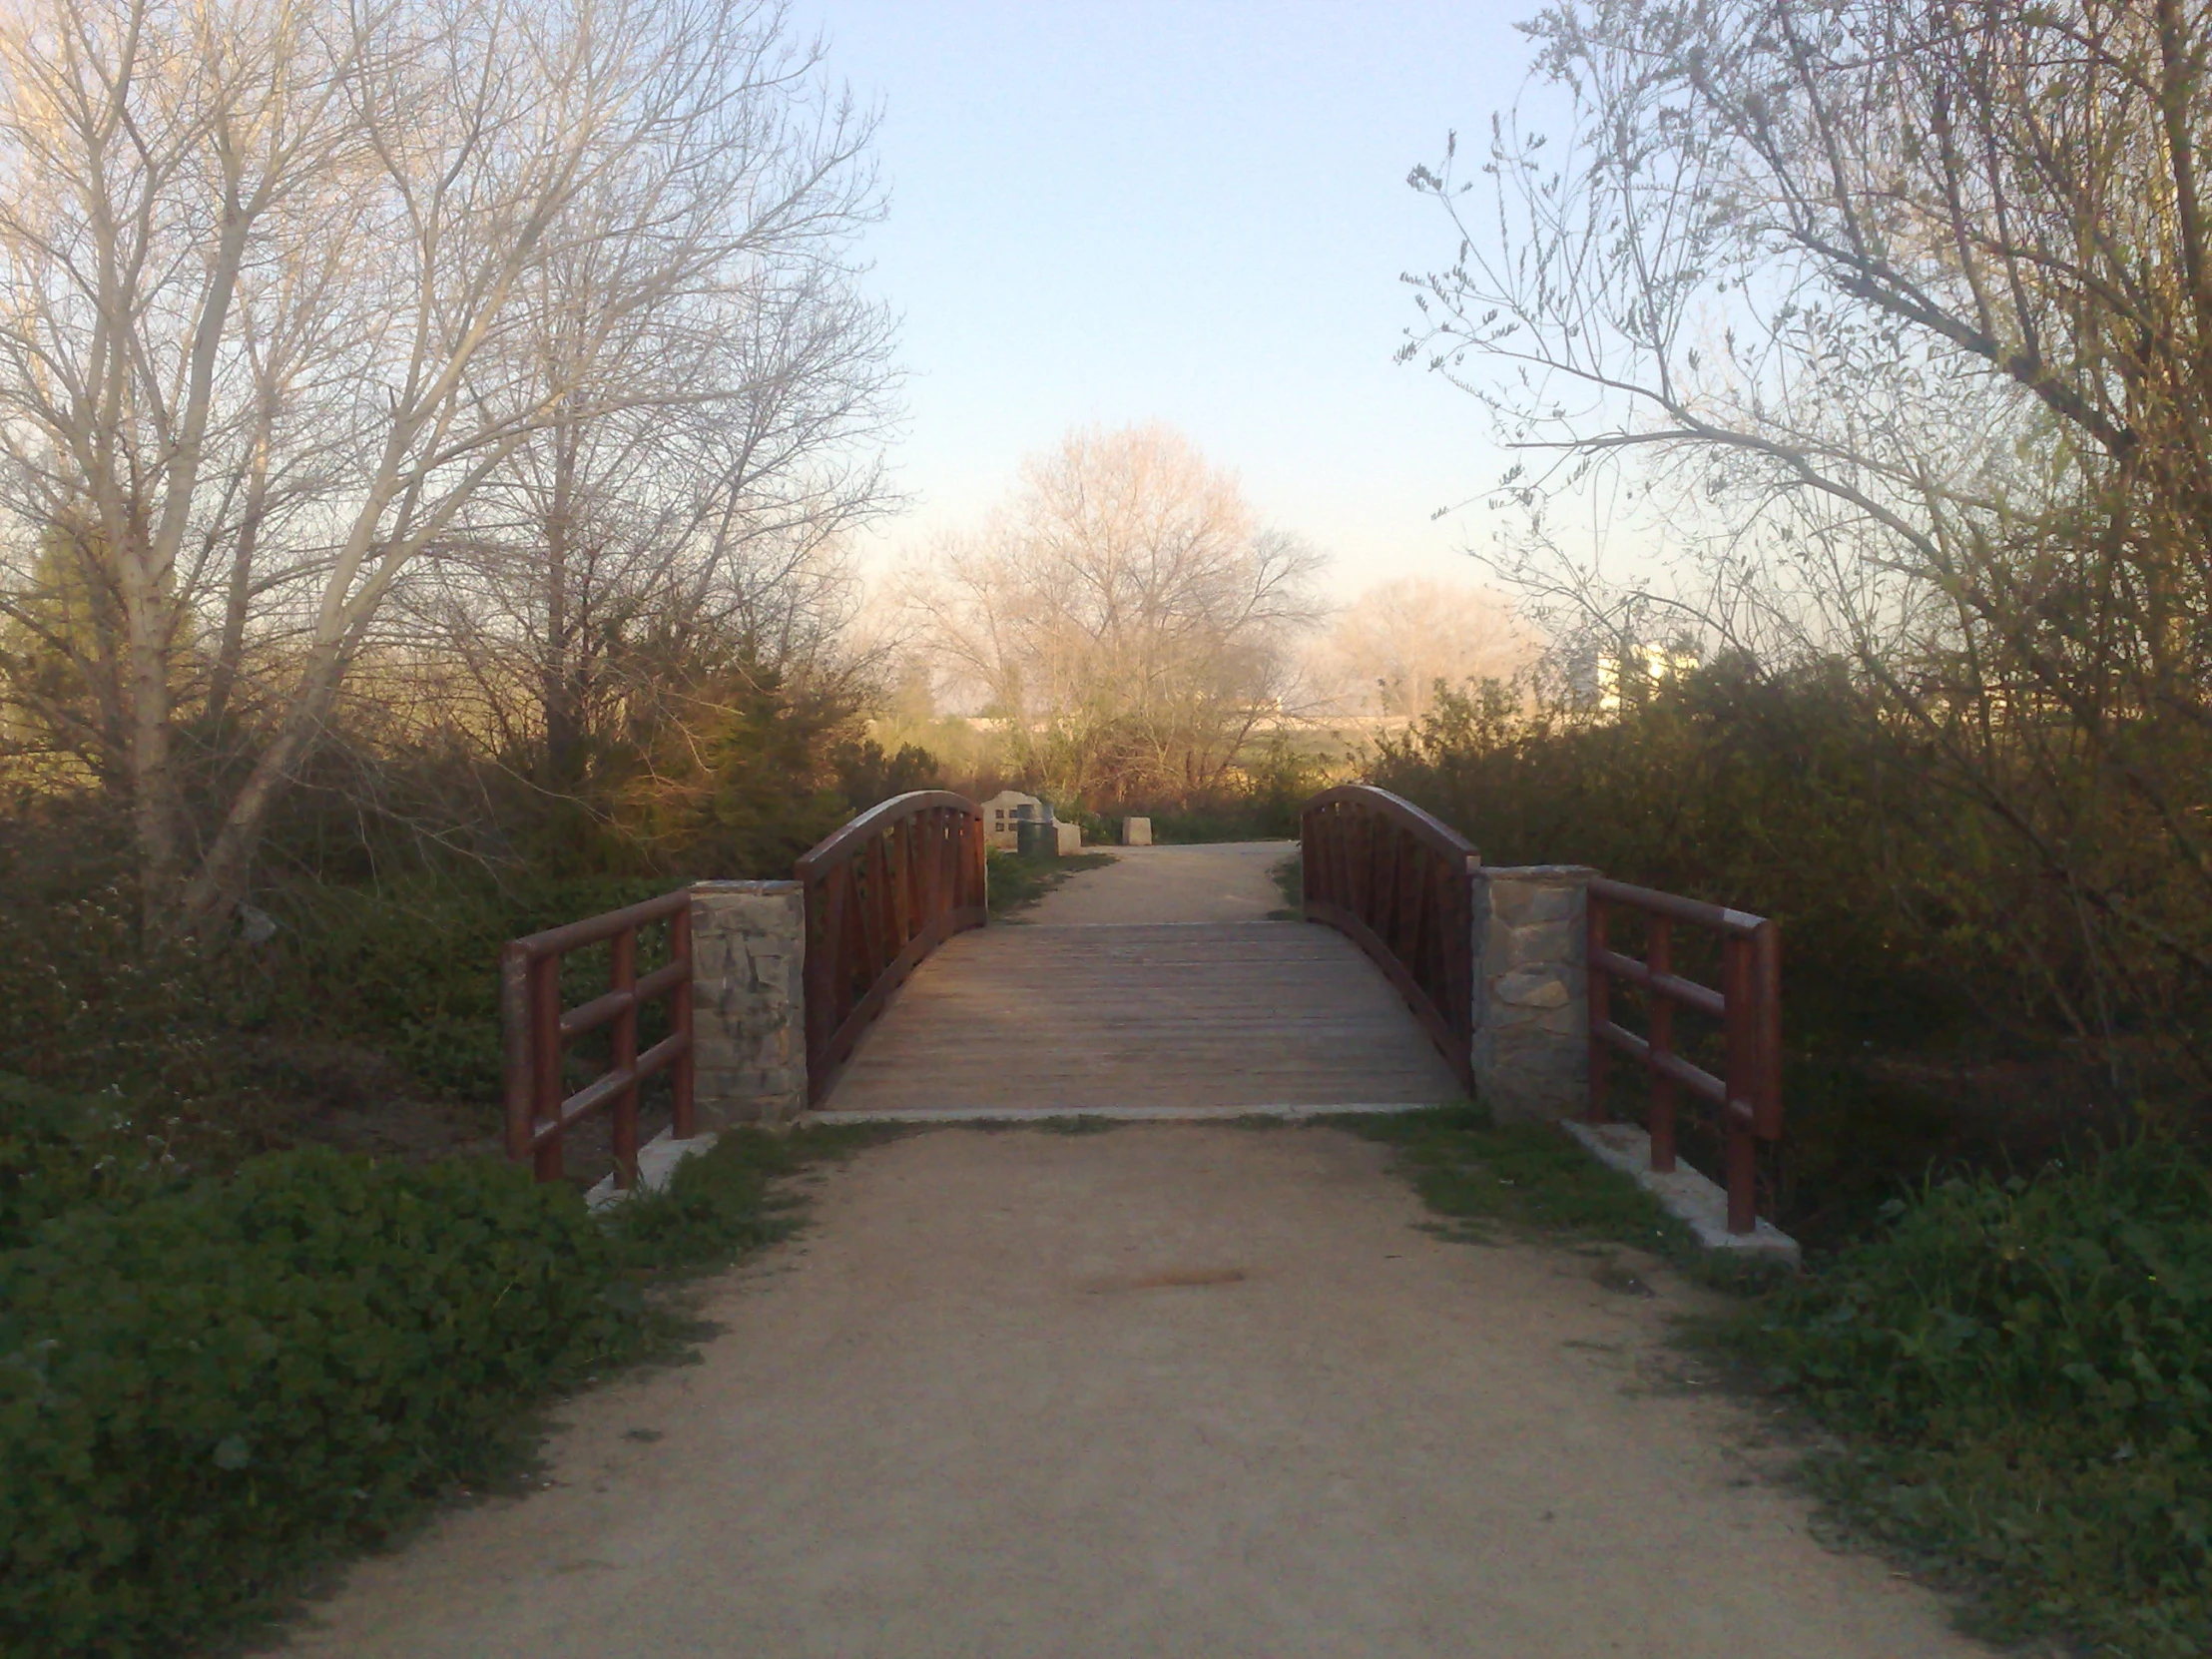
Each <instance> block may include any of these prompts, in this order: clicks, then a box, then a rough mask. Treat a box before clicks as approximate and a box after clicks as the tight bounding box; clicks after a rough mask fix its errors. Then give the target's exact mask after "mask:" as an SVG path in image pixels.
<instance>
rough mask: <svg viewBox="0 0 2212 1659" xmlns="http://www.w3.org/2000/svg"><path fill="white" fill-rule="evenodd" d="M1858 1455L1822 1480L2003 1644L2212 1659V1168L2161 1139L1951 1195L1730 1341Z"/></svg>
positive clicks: (1898, 1219) (1925, 1200)
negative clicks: (2056, 1636) (1961, 1594)
mask: <svg viewBox="0 0 2212 1659" xmlns="http://www.w3.org/2000/svg"><path fill="white" fill-rule="evenodd" d="M1731 1335H1732V1337H1733V1339H1734V1340H1735V1341H1736V1342H1738V1343H1740V1344H1742V1345H1744V1346H1745V1347H1746V1348H1748V1350H1749V1351H1750V1352H1751V1353H1753V1354H1754V1355H1756V1356H1757V1357H1758V1358H1759V1359H1760V1361H1761V1362H1762V1363H1763V1364H1764V1365H1765V1366H1766V1368H1767V1369H1768V1371H1769V1374H1770V1375H1771V1377H1772V1378H1773V1380H1774V1381H1775V1382H1776V1383H1780V1384H1782V1385H1783V1386H1785V1387H1787V1388H1790V1389H1792V1390H1795V1391H1796V1392H1797V1393H1798V1394H1799V1395H1800V1396H1801V1397H1802V1398H1803V1399H1804V1400H1805V1401H1806V1402H1807V1403H1808V1404H1809V1405H1810V1406H1811V1408H1812V1409H1813V1411H1814V1413H1815V1414H1816V1415H1817V1416H1818V1417H1819V1418H1821V1419H1822V1420H1823V1421H1824V1422H1825V1423H1826V1424H1827V1425H1828V1426H1830V1427H1832V1428H1834V1429H1837V1430H1839V1431H1841V1433H1842V1438H1843V1443H1844V1446H1845V1449H1843V1450H1841V1451H1838V1452H1835V1453H1833V1454H1829V1455H1826V1456H1823V1457H1821V1458H1820V1459H1818V1460H1817V1461H1816V1462H1815V1464H1814V1465H1813V1473H1814V1476H1815V1479H1816V1480H1817V1482H1818V1483H1819V1484H1820V1485H1821V1486H1822V1487H1823V1488H1824V1489H1825V1490H1826V1491H1827V1492H1828V1493H1829V1494H1830V1495H1831V1496H1833V1497H1835V1498H1836V1499H1838V1500H1839V1501H1840V1503H1841V1504H1842V1505H1843V1507H1844V1508H1845V1509H1846V1511H1847V1512H1849V1513H1850V1514H1851V1515H1852V1516H1853V1517H1854V1518H1855V1519H1856V1520H1857V1521H1859V1522H1860V1523H1861V1524H1862V1525H1864V1526H1867V1527H1869V1528H1871V1529H1872V1530H1873V1531H1874V1532H1875V1533H1876V1534H1878V1535H1879V1536H1881V1537H1883V1538H1885V1539H1886V1540H1888V1541H1889V1542H1891V1543H1892V1544H1894V1545H1898V1546H1902V1547H1904V1548H1907V1549H1909V1550H1912V1551H1915V1552H1918V1553H1920V1554H1922V1555H1924V1556H1925V1557H1927V1558H1929V1559H1930V1560H1932V1561H1933V1562H1936V1563H1943V1564H1948V1565H1949V1566H1951V1567H1953V1568H1962V1569H1966V1570H1967V1572H1968V1573H1969V1574H1970V1579H1971V1582H1972V1583H1973V1584H1974V1585H1975V1586H1976V1587H1977V1588H1979V1589H1980V1590H1981V1591H1983V1592H1984V1594H1983V1601H1982V1609H1981V1610H1982V1614H1983V1617H1984V1622H1985V1624H1986V1626H1987V1628H1988V1630H1989V1631H1990V1633H1992V1634H1995V1635H1999V1636H2018V1635H2023V1634H2027V1633H2030V1632H2036V1631H2055V1632H2063V1633H2066V1634H2069V1635H2071V1636H2074V1637H2076V1638H2079V1639H2083V1640H2085V1641H2087V1642H2088V1643H2089V1644H2090V1651H2092V1652H2096V1653H2099V1654H2111V1655H2128V1656H2132V1659H2182V1656H2184V1655H2190V1656H2196V1655H2202V1654H2205V1653H2212V1170H2208V1168H2207V1166H2206V1165H2205V1164H2204V1163H2203V1162H2202V1161H2201V1159H2200V1158H2198V1157H2197V1156H2195V1155H2194V1154H2192V1153H2190V1152H2189V1151H2187V1150H2186V1149H2184V1148H2182V1147H2179V1146H2177V1145H2175V1144H2172V1143H2170V1142H2165V1141H2160V1140H2156V1139H2144V1140H2140V1141H2137V1142H2134V1143H2132V1144H2129V1145H2125V1146H2122V1147H2119V1148H2116V1149H2113V1150H2109V1151H2107V1152H2105V1153H2103V1154H2102V1155H2101V1156H2097V1157H2091V1158H2086V1159H2081V1160H2076V1161H2070V1162H2067V1163H2064V1164H2054V1165H2052V1166H2050V1167H2048V1168H2046V1169H2044V1170H2042V1171H2041V1172H2039V1173H2037V1174H2035V1175H2033V1176H2026V1177H2022V1176H2013V1177H2009V1178H2005V1177H1999V1176H1993V1175H1976V1176H1971V1177H1966V1176H1961V1177H1957V1178H1954V1179H1948V1180H1940V1181H1931V1182H1928V1183H1926V1184H1924V1186H1923V1187H1922V1188H1921V1189H1920V1190H1919V1191H1917V1192H1915V1193H1914V1194H1912V1195H1911V1196H1910V1197H1908V1198H1906V1199H1901V1200H1899V1201H1898V1202H1897V1203H1896V1204H1894V1205H1893V1206H1892V1207H1891V1209H1890V1211H1889V1214H1888V1217H1887V1221H1886V1225H1885V1226H1884V1228H1883V1230H1882V1231H1881V1232H1880V1233H1879V1234H1878V1235H1877V1236H1876V1237H1874V1238H1872V1239H1870V1240H1868V1241H1867V1242H1865V1243H1863V1244H1861V1245H1859V1246H1858V1247H1856V1248H1854V1249H1852V1250H1849V1251H1847V1252H1845V1253H1843V1254H1842V1255H1841V1256H1839V1257H1838V1258H1837V1259H1836V1260H1835V1261H1834V1262H1833V1263H1832V1264H1831V1265H1830V1266H1829V1267H1828V1268H1827V1269H1825V1270H1824V1271H1822V1272H1820V1273H1818V1274H1816V1275H1813V1276H1811V1277H1809V1278H1807V1279H1805V1280H1804V1281H1802V1282H1799V1283H1797V1284H1795V1285H1792V1286H1789V1287H1787V1288H1785V1289H1783V1290H1781V1291H1779V1292H1777V1293H1776V1294H1775V1295H1774V1296H1773V1297H1772V1298H1770V1299H1769V1300H1768V1301H1767V1302H1766V1303H1765V1304H1764V1305H1762V1306H1761V1307H1760V1309H1759V1310H1758V1312H1757V1313H1756V1314H1755V1315H1754V1316H1752V1317H1750V1318H1748V1319H1746V1320H1744V1321H1743V1322H1741V1323H1740V1324H1739V1325H1738V1326H1737V1327H1735V1328H1734V1330H1733V1332H1732V1333H1731Z"/></svg>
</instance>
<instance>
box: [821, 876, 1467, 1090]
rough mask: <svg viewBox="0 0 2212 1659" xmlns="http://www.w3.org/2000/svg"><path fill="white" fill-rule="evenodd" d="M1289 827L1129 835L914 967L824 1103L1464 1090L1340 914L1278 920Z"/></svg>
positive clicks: (863, 1039) (948, 943)
mask: <svg viewBox="0 0 2212 1659" xmlns="http://www.w3.org/2000/svg"><path fill="white" fill-rule="evenodd" d="M1296 851H1297V843H1295V842H1290V841H1244V842H1232V843H1227V844H1216V845H1206V846H1153V847H1135V848H1125V849H1123V850H1122V851H1121V852H1120V853H1118V854H1117V855H1116V860H1115V862H1114V863H1112V864H1110V865H1108V866H1106V867H1105V868H1103V869H1099V870H1095V871H1086V872H1085V873H1083V874H1081V875H1079V876H1077V877H1076V878H1075V879H1074V880H1072V881H1070V882H1069V883H1068V884H1067V885H1065V886H1063V887H1061V888H1060V889H1059V890H1057V891H1055V892H1052V893H1050V894H1048V895H1047V896H1046V897H1045V898H1044V900H1043V901H1042V902H1041V903H1039V904H1038V905H1037V906H1036V907H1035V908H1033V909H1031V910H1029V911H1028V912H1026V913H1025V914H1024V915H1023V916H1022V917H1021V918H1020V920H1019V922H1018V923H1017V924H1015V925H1010V926H991V927H984V928H977V929H975V930H973V931H971V932H967V933H962V934H959V935H957V936H955V937H953V938H951V939H949V940H947V941H946V942H945V943H944V944H943V945H941V946H939V947H938V949H937V950H936V952H935V953H934V954H932V955H931V956H930V957H929V958H928V959H927V960H925V961H923V962H922V963H921V964H920V965H919V966H918V967H916V968H915V970H914V972H913V976H912V977H911V978H909V979H908V980H907V981H906V983H905V984H904V985H903V986H901V987H900V989H899V992H898V995H897V996H896V997H894V998H893V999H892V1000H891V1002H890V1005H889V1007H888V1008H886V1009H885V1010H884V1013H883V1015H882V1017H881V1019H880V1020H878V1021H877V1022H876V1024H875V1025H874V1026H873V1027H872V1028H871V1029H870V1030H869V1031H868V1033H867V1034H866V1035H865V1036H864V1037H862V1038H861V1039H860V1044H859V1047H858V1050H857V1051H856V1052H855V1053H854V1055H853V1057H852V1058H851V1060H849V1061H848V1062H847V1063H846V1064H845V1066H844V1068H843V1070H842V1071H841V1072H840V1074H839V1075H838V1077H837V1080H836V1082H835V1084H834V1085H833V1086H832V1087H831V1089H830V1094H829V1096H828V1098H827V1099H825V1100H824V1101H823V1102H822V1108H823V1115H824V1116H825V1117H827V1118H839V1117H845V1118H850V1117H853V1116H855V1115H865V1116H868V1117H905V1116H930V1117H945V1116H958V1115H977V1114H984V1113H988V1114H994V1115H995V1114H1005V1113H1017V1114H1018V1113H1038V1114H1051V1113H1056V1112H1070V1111H1080V1112H1102V1113H1116V1114H1128V1115H1132V1116H1184V1117H1204V1116H1209V1115H1215V1114H1220V1115H1225V1116H1234V1115H1238V1114H1241V1113H1245V1112H1251V1111H1260V1110H1267V1109H1271V1108H1273V1109H1283V1108H1288V1109H1290V1110H1292V1111H1294V1112H1295V1111H1302V1110H1317V1109H1322V1108H1337V1109H1342V1108H1346V1107H1359V1106H1398V1107H1403V1106H1423V1105H1436V1104H1439V1103H1441V1102H1443V1101H1447V1100H1451V1099H1454V1098H1456V1097H1457V1096H1458V1095H1459V1094H1461V1093H1462V1092H1463V1091H1462V1090H1461V1087H1460V1085H1459V1083H1458V1081H1457V1080H1456V1079H1455V1078H1454V1077H1453V1076H1452V1073H1451V1068H1450V1066H1449V1065H1447V1064H1446V1063H1445V1061H1444V1059H1443V1056H1442V1055H1441V1054H1439V1053H1438V1052H1437V1051H1436V1046H1435V1044H1434V1043H1433V1042H1431V1041H1430V1040H1429V1038H1428V1034H1427V1033H1426V1032H1425V1031H1423V1030H1422V1029H1421V1026H1420V1022H1419V1021H1418V1020H1416V1019H1415V1018H1414V1017H1413V1015H1412V1013H1411V1011H1410V1010H1409V1009H1408V1008H1407V1007H1406V1006H1405V1001H1404V998H1403V997H1401V996H1400V995H1399V994H1398V993H1397V991H1396V990H1395V989H1394V988H1393V987H1392V986H1391V984H1390V982H1389V981H1388V980H1387V979H1385V978H1384V977H1383V974H1382V973H1381V972H1380V971H1379V970H1378V969H1377V968H1376V967H1375V965H1374V964H1373V963H1372V962H1371V961H1369V959H1368V958H1367V956H1366V954H1365V953H1364V952H1363V951H1362V950H1361V949H1360V947H1359V946H1358V945H1356V944H1354V943H1353V942H1352V940H1350V939H1349V938H1347V937H1346V936H1345V935H1344V934H1342V933H1339V932H1337V931H1335V930H1334V929H1331V928H1323V927H1312V926H1307V925H1304V924H1302V923H1300V922H1296V921H1284V920H1270V919H1268V917H1269V913H1270V912H1271V911H1273V912H1277V913H1278V914H1280V912H1281V910H1282V907H1283V904H1284V899H1283V896H1282V893H1281V891H1280V890H1279V888H1278V887H1277V885H1276V883H1275V880H1274V878H1273V875H1272V873H1271V872H1272V871H1273V870H1274V868H1275V867H1276V866H1277V865H1279V864H1281V863H1283V862H1284V860H1286V859H1287V858H1289V857H1291V856H1292V855H1293V854H1294V853H1295V852H1296Z"/></svg>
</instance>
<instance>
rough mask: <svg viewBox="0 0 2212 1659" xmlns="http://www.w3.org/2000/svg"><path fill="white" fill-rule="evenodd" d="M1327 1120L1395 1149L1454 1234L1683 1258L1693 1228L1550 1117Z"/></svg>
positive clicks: (1450, 1113)
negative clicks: (1545, 1236) (1628, 1248)
mask: <svg viewBox="0 0 2212 1659" xmlns="http://www.w3.org/2000/svg"><path fill="white" fill-rule="evenodd" d="M1322 1121H1326V1122H1329V1123H1332V1124H1335V1125H1336V1126H1337V1127H1339V1128H1342V1129H1345V1130H1348V1131H1350V1132H1351V1133H1353V1134H1355V1135H1359V1136H1361V1137H1363V1138H1365V1139H1367V1140H1371V1141H1380V1142H1382V1143H1383V1144H1384V1145H1386V1146H1388V1147H1390V1148H1391V1149H1392V1150H1393V1151H1394V1152H1395V1154H1396V1160H1397V1165H1398V1168H1399V1169H1400V1170H1402V1171H1403V1172H1404V1174H1405V1175H1406V1177H1407V1178H1408V1179H1409V1180H1410V1181H1411V1182H1412V1184H1413V1190H1414V1191H1415V1192H1417V1193H1418V1194H1419V1195H1420V1197H1421V1201H1422V1202H1423V1203H1425V1204H1426V1205H1427V1206H1428V1208H1429V1209H1431V1210H1433V1211H1434V1212H1435V1213H1436V1214H1437V1215H1438V1216H1441V1217H1444V1218H1445V1220H1446V1225H1445V1226H1443V1227H1442V1228H1440V1229H1439V1231H1440V1232H1442V1233H1443V1234H1444V1236H1445V1237H1447V1238H1455V1239H1460V1240H1464V1241H1465V1242H1467V1243H1470V1244H1487V1243H1491V1242H1494V1241H1495V1239H1496V1238H1497V1236H1498V1235H1499V1233H1500V1232H1526V1231H1536V1230H1543V1231H1548V1232H1553V1233H1563V1234H1566V1235H1567V1236H1569V1237H1572V1238H1577V1239H1587V1240H1590V1241H1592V1242H1601V1243H1606V1244H1622V1245H1633V1246H1635V1247H1636V1248H1638V1249H1640V1250H1648V1251H1652V1252H1654V1253H1655V1254H1660V1255H1666V1256H1673V1257H1677V1258H1680V1257H1682V1256H1684V1255H1685V1254H1687V1253H1688V1252H1690V1251H1692V1250H1694V1249H1695V1245H1694V1243H1693V1241H1692V1239H1691V1237H1690V1232H1689V1229H1688V1228H1686V1227H1685V1226H1683V1224H1682V1223H1681V1222H1679V1221H1677V1220H1676V1219H1675V1218H1674V1217H1672V1216H1670V1215H1668V1214H1667V1212H1666V1211H1665V1210H1664V1209H1662V1208H1661V1207H1660V1205H1659V1201H1658V1200H1657V1199H1655V1198H1653V1197H1652V1196H1651V1194H1649V1193H1647V1192H1645V1191H1644V1190H1643V1188H1641V1187H1639V1186H1637V1185H1636V1183H1635V1182H1634V1181H1632V1180H1630V1179H1629V1178H1628V1177H1627V1176H1625V1175H1622V1174H1621V1173H1620V1172H1619V1171H1617V1170H1612V1169H1608V1168H1606V1167H1605V1166H1604V1165H1603V1164H1601V1163H1599V1162H1598V1161H1597V1160H1596V1159H1595V1158H1592V1157H1591V1156H1590V1155H1589V1153H1587V1152H1585V1151H1584V1150H1583V1149H1582V1148H1581V1147H1579V1146H1577V1145H1576V1144H1575V1143H1574V1142H1573V1141H1571V1140H1569V1139H1568V1138H1567V1137H1566V1136H1565V1135H1564V1134H1562V1133H1560V1131H1559V1130H1558V1129H1557V1128H1555V1127H1554V1126H1552V1125H1550V1124H1543V1123H1506V1124H1501V1123H1493V1122H1492V1121H1491V1120H1490V1115H1489V1113H1488V1112H1486V1111H1484V1110H1483V1109H1482V1108H1480V1107H1478V1106H1466V1105H1461V1106H1439V1107H1435V1108H1433V1109H1431V1110H1427V1111H1420V1112H1394V1113H1388V1114H1382V1113H1365V1112H1363V1113H1356V1114H1353V1113H1348V1114H1346V1115H1344V1116H1342V1117H1334V1118H1328V1119H1325V1120H1322Z"/></svg>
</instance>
